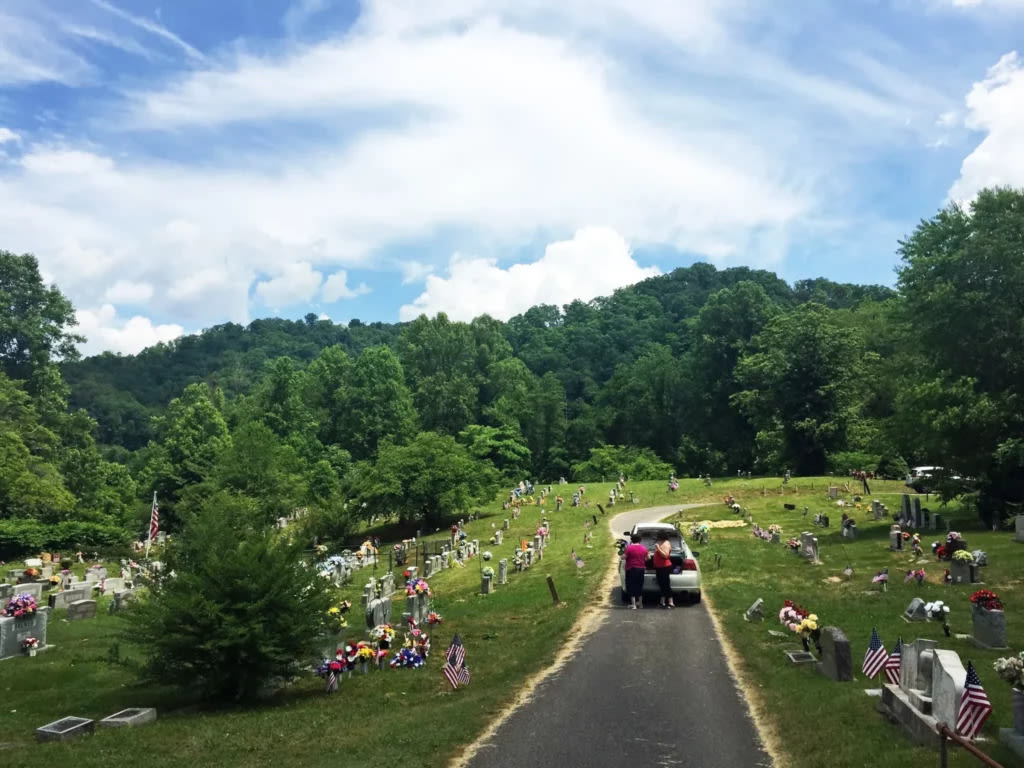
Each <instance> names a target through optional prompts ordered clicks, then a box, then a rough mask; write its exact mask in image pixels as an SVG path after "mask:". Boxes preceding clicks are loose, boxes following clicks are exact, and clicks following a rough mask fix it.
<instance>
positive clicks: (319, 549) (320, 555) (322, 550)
mask: <svg viewBox="0 0 1024 768" xmlns="http://www.w3.org/2000/svg"><path fill="white" fill-rule="evenodd" d="M313 554H314V555H316V559H317V560H323V559H324V558H325V557H327V545H326V544H317V545H316V546H315V547H313Z"/></svg>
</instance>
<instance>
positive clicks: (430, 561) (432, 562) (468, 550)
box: [423, 539, 500, 579]
mask: <svg viewBox="0 0 1024 768" xmlns="http://www.w3.org/2000/svg"><path fill="white" fill-rule="evenodd" d="M499 543H500V542H499ZM479 554H480V540H479V539H473V540H471V541H463V542H461V543H460V544H459V545H458V546H456V547H455V548H452V547H451V546H449V545H448V544H445V545H443V546H442V547H441V554H439V555H432V556H430V557H428V558H426V561H425V562H424V565H423V578H425V579H429V578H430V577H431V576H433V575H434V574H436V573H439V572H440V571H442V570H445V569H446V568H450V567H451V566H452V565H453V564H454V562H455V561H456V560H458V561H460V562H464V561H465V560H467V559H468V558H470V557H475V556H477V555H479Z"/></svg>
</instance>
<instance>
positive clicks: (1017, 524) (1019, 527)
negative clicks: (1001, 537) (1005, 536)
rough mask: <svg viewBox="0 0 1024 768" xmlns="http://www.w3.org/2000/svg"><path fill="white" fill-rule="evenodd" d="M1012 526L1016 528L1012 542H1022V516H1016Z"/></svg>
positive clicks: (1023, 531)
mask: <svg viewBox="0 0 1024 768" xmlns="http://www.w3.org/2000/svg"><path fill="white" fill-rule="evenodd" d="M1013 524H1014V526H1015V528H1016V535H1015V536H1014V541H1024V515H1017V517H1015V518H1014V519H1013Z"/></svg>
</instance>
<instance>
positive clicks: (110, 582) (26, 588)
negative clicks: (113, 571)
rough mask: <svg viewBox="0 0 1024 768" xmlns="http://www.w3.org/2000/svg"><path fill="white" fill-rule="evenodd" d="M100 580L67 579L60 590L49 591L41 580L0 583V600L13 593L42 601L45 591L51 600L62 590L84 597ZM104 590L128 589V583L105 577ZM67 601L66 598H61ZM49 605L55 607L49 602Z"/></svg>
mask: <svg viewBox="0 0 1024 768" xmlns="http://www.w3.org/2000/svg"><path fill="white" fill-rule="evenodd" d="M99 584H100V582H99V581H95V580H91V581H69V582H67V584H66V585H65V586H64V587H63V591H62V592H51V591H49V590H48V589H45V588H46V587H48V586H49V584H47V583H45V582H41V581H36V582H29V583H25V584H0V600H10V599H11V598H12V597H13V596H14V595H24V594H28V595H31V596H32V597H34V598H35V599H36V602H42V599H43V593H44V592H46V593H47V595H48V599H50V600H52V599H53V598H54V597H56V596H58V595H61V594H63V593H64V592H84V593H86V595H85V596H86V597H89V596H90V595H91V594H92V591H93V590H94V589H96V588H98V586H99ZM103 586H104V591H105V592H106V593H108V594H109V593H115V592H123V591H124V590H126V589H128V585H127V584H126V583H125V580H124V579H122V578H111V579H106V580H105V581H104V582H103ZM63 600H64V601H65V602H67V599H66V598H63ZM50 607H55V606H53V605H52V604H51V606H50Z"/></svg>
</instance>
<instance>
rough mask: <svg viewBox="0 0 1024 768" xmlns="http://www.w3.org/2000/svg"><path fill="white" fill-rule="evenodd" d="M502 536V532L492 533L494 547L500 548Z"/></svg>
mask: <svg viewBox="0 0 1024 768" xmlns="http://www.w3.org/2000/svg"><path fill="white" fill-rule="evenodd" d="M504 535H505V534H504V533H503V532H502V531H495V532H494V543H495V544H496V545H498V546H501V540H502V537H503V536H504Z"/></svg>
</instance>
